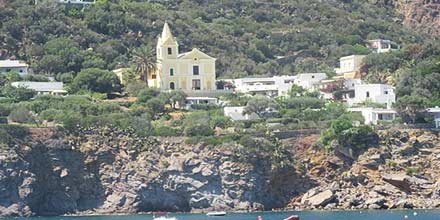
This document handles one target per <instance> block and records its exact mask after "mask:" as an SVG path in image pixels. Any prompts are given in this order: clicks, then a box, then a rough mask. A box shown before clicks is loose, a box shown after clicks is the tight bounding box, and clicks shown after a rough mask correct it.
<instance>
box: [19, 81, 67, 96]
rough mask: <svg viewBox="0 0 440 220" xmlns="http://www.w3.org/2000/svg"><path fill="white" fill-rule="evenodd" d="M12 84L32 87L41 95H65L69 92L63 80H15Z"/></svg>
mask: <svg viewBox="0 0 440 220" xmlns="http://www.w3.org/2000/svg"><path fill="white" fill-rule="evenodd" d="M11 86H13V87H16V88H21V87H22V88H27V89H32V90H35V91H36V92H37V94H39V95H65V94H66V93H67V91H66V90H64V85H63V83H62V82H13V83H11Z"/></svg>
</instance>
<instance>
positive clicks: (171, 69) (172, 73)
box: [170, 68, 174, 76]
mask: <svg viewBox="0 0 440 220" xmlns="http://www.w3.org/2000/svg"><path fill="white" fill-rule="evenodd" d="M170 76H174V69H173V68H170Z"/></svg>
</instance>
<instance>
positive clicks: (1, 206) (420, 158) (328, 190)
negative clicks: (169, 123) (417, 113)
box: [0, 129, 440, 216]
mask: <svg viewBox="0 0 440 220" xmlns="http://www.w3.org/2000/svg"><path fill="white" fill-rule="evenodd" d="M31 131H32V135H31V137H32V138H30V139H29V140H27V141H26V142H22V143H20V142H18V143H17V145H16V147H14V148H12V149H5V148H3V149H2V148H0V216H20V215H60V214H70V213H71V214H87V213H93V214H100V213H101V214H107V213H137V212H146V211H158V210H167V211H208V210H236V211H237V210H270V209H273V208H286V207H287V208H292V209H385V208H436V207H440V181H439V180H438V177H439V176H440V163H438V158H439V157H440V137H439V134H438V133H437V132H433V131H429V130H418V129H408V130H404V129H396V130H392V129H391V130H384V131H379V132H378V134H379V138H380V143H379V144H378V145H374V146H370V148H369V149H365V150H360V151H358V152H353V150H350V149H346V148H344V147H342V146H337V147H336V148H335V149H337V150H335V151H334V152H332V153H329V152H328V151H326V150H325V149H321V148H316V147H313V143H314V142H316V141H317V140H318V137H319V136H318V135H314V134H307V135H302V136H296V137H290V138H289V137H286V139H283V144H284V145H285V146H286V147H287V149H288V150H289V152H290V154H291V155H290V156H291V157H293V161H294V163H295V166H294V168H293V169H286V170H282V171H277V172H273V170H272V169H271V163H270V161H267V160H257V161H254V162H247V161H242V159H240V158H237V156H236V155H235V153H234V147H233V146H217V147H212V146H208V145H203V144H195V145H187V144H185V143H184V141H183V138H180V137H179V138H178V137H175V138H162V139H158V140H151V139H139V138H136V137H133V136H131V135H129V134H127V133H126V132H119V131H113V130H100V131H91V130H90V131H83V132H82V133H81V134H76V135H70V136H65V135H62V134H57V133H56V132H54V131H53V130H47V129H32V130H31Z"/></svg>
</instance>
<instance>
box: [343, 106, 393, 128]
mask: <svg viewBox="0 0 440 220" xmlns="http://www.w3.org/2000/svg"><path fill="white" fill-rule="evenodd" d="M348 110H349V111H350V112H359V113H361V114H362V116H363V117H364V119H365V124H374V125H377V124H378V123H379V122H381V121H382V122H392V121H394V120H395V119H396V115H397V112H396V110H394V109H383V108H349V109H348Z"/></svg>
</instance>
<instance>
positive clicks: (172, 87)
mask: <svg viewBox="0 0 440 220" xmlns="http://www.w3.org/2000/svg"><path fill="white" fill-rule="evenodd" d="M170 89H172V90H174V82H170Z"/></svg>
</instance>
